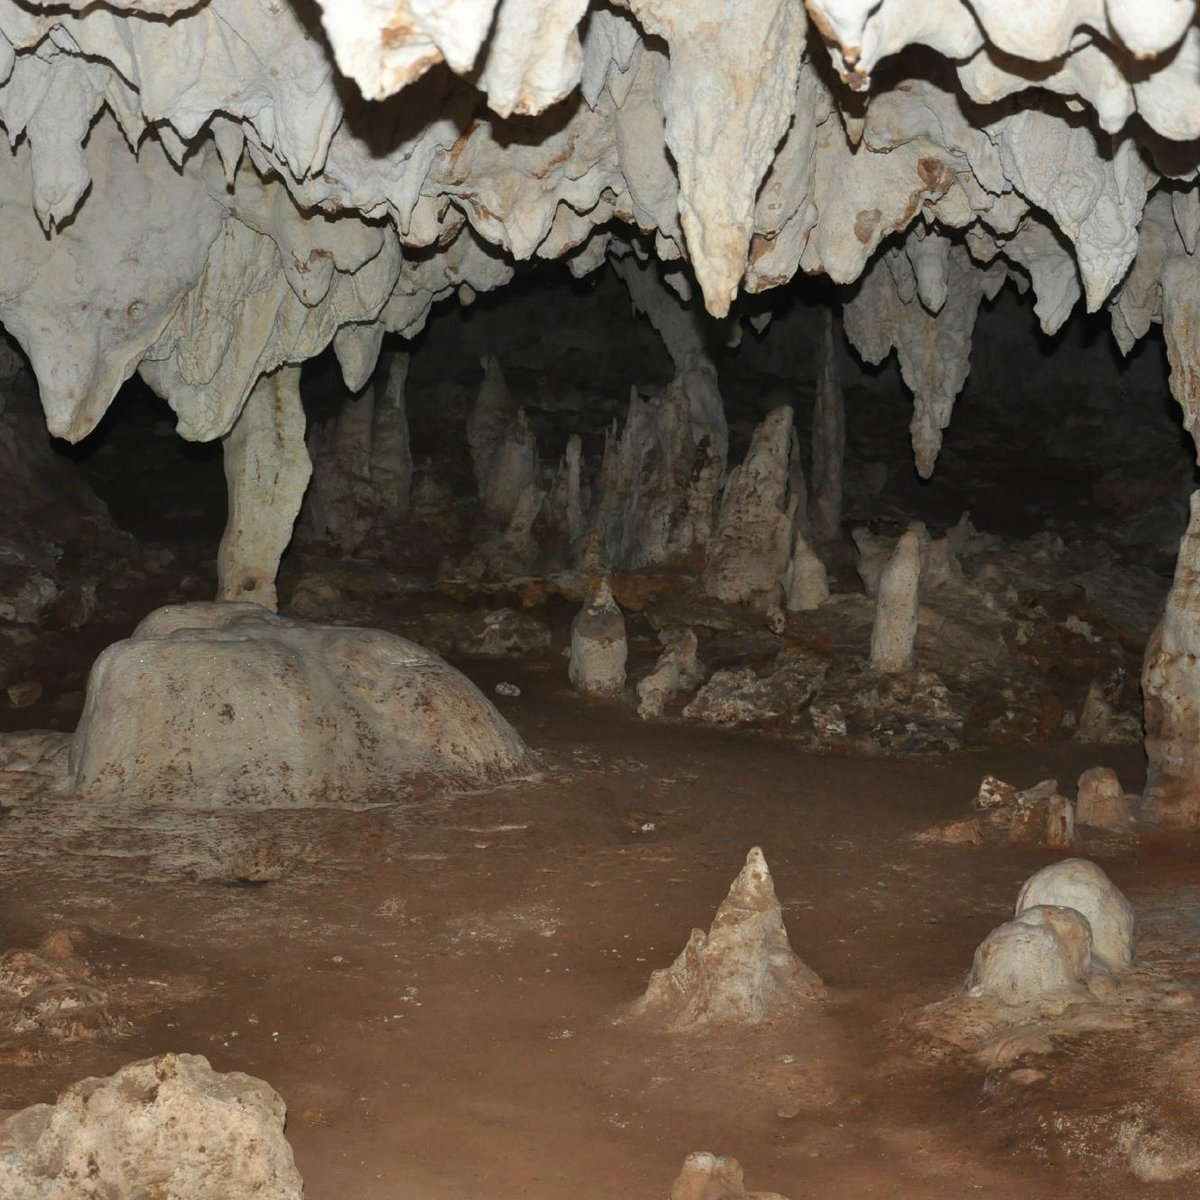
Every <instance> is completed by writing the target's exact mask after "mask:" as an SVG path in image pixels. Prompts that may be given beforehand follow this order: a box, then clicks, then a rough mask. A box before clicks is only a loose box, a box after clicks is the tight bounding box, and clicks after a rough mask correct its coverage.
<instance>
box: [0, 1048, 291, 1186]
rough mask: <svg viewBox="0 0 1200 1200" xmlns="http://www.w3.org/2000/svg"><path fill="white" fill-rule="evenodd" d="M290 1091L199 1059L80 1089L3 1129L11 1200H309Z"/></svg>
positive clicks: (1, 1181)
mask: <svg viewBox="0 0 1200 1200" xmlns="http://www.w3.org/2000/svg"><path fill="white" fill-rule="evenodd" d="M284 1111H285V1110H284V1103H283V1100H282V1099H281V1098H280V1097H279V1095H278V1094H277V1093H276V1092H275V1091H274V1090H273V1089H272V1088H270V1087H269V1086H268V1085H267V1084H265V1083H263V1081H262V1080H260V1079H254V1078H253V1077H252V1076H250V1075H244V1074H242V1073H241V1072H240V1071H233V1072H229V1073H227V1074H219V1073H218V1072H216V1071H214V1070H213V1069H212V1067H210V1066H209V1064H208V1060H207V1059H205V1058H202V1057H201V1056H200V1055H198V1054H163V1055H159V1057H157V1058H148V1059H144V1060H142V1061H140V1062H134V1063H130V1064H128V1065H127V1066H124V1067H122V1068H121V1069H120V1070H119V1071H117V1072H116V1074H114V1075H111V1076H109V1077H107V1078H104V1079H84V1080H81V1081H80V1082H79V1083H75V1084H72V1085H71V1086H70V1087H69V1088H67V1089H66V1090H65V1091H64V1092H62V1093H61V1095H60V1096H59V1097H58V1100H57V1102H56V1103H54V1104H52V1105H51V1104H37V1105H34V1106H33V1107H32V1108H26V1109H23V1110H22V1111H21V1112H18V1113H17V1114H15V1115H14V1116H11V1117H9V1118H8V1120H7V1121H5V1122H4V1123H3V1124H2V1125H0V1194H2V1195H3V1196H4V1197H5V1200H109V1197H115V1196H122V1197H129V1198H130V1200H133V1198H134V1197H142V1196H145V1197H149V1196H161V1197H163V1198H164V1200H301V1197H302V1196H303V1193H304V1187H303V1184H302V1182H301V1180H300V1175H299V1172H298V1171H297V1170H296V1165H295V1162H294V1161H293V1159H292V1148H291V1147H290V1146H289V1145H288V1143H287V1139H286V1138H285V1137H284V1134H283V1124H284Z"/></svg>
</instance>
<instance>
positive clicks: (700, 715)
mask: <svg viewBox="0 0 1200 1200" xmlns="http://www.w3.org/2000/svg"><path fill="white" fill-rule="evenodd" d="M828 671H829V664H828V662H827V661H826V660H824V659H822V658H820V657H819V656H817V655H815V654H800V653H797V654H781V655H780V656H779V657H778V658H777V659H776V660H775V662H774V663H773V664H771V665H769V666H767V667H766V668H765V669H763V670H761V671H758V670H755V668H754V667H749V666H747V667H724V668H722V669H721V670H719V671H714V672H713V674H712V676H711V678H709V680H708V682H707V683H705V685H704V686H703V687H702V688H701V689H700V690H699V691H698V692H697V693H696V695H695V696H694V697H693V698H692V700H691V701H690V703H689V704H688V706H687V707H686V708H685V709H684V710H683V715H684V716H685V717H687V718H688V719H689V720H700V721H705V722H707V723H708V724H710V725H771V724H776V723H778V722H779V721H781V720H783V719H787V718H791V717H793V716H795V715H796V713H798V712H800V711H801V710H802V709H803V708H804V706H805V705H806V704H808V703H809V701H810V700H812V698H813V697H814V696H816V694H817V693H818V692H819V691H820V689H821V685H822V684H823V683H824V682H825V677H826V675H827V673H828Z"/></svg>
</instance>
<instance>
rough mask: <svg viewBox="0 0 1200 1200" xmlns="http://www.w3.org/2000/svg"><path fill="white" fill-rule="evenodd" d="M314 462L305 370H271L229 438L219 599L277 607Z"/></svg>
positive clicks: (252, 396) (219, 565)
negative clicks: (280, 574)
mask: <svg viewBox="0 0 1200 1200" xmlns="http://www.w3.org/2000/svg"><path fill="white" fill-rule="evenodd" d="M311 474H312V464H311V463H310V462H309V458H308V449H307V447H306V446H305V444H304V409H303V408H302V407H301V404H300V371H299V369H298V368H296V367H284V368H282V369H280V370H279V371H277V372H275V374H274V375H268V376H264V377H263V379H262V380H261V381H260V382H259V383H258V384H257V386H256V387H255V388H254V390H253V391H252V392H251V393H250V397H249V399H248V400H247V401H246V404H245V407H244V408H243V409H242V413H241V416H240V417H239V418H238V420H237V423H236V424H235V425H234V427H233V429H232V430H231V431H230V433H229V434H228V435H227V436H226V438H225V480H226V486H227V488H228V492H229V518H228V520H227V522H226V525H225V536H224V537H223V538H222V539H221V546H220V549H219V550H218V552H217V598H218V599H219V600H247V601H253V602H254V603H255V604H261V605H262V606H263V607H264V608H269V609H272V610H274V608H275V606H276V596H275V574H276V572H277V571H278V569H279V560H280V558H281V557H282V556H283V552H284V551H285V550H286V549H287V545H288V542H290V541H291V538H292V526H293V525H295V523H296V518H297V516H299V514H300V505H301V503H302V501H303V500H304V491H305V489H306V488H307V487H308V480H309V476H310V475H311Z"/></svg>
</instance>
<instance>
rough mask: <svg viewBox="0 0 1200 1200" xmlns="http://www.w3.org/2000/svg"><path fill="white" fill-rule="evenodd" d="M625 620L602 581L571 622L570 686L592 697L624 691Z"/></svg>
mask: <svg viewBox="0 0 1200 1200" xmlns="http://www.w3.org/2000/svg"><path fill="white" fill-rule="evenodd" d="M628 653H629V648H628V645H627V644H626V641H625V617H624V615H623V614H622V612H621V609H620V606H619V605H618V604H617V602H616V601H615V600H614V599H613V594H612V588H611V587H610V586H609V583H608V580H607V579H602V580H601V581H600V583H599V584H598V585H597V586H596V587H595V588H593V589H592V590H591V591H590V592H589V593H588V596H587V599H586V600H585V601H584V605H583V608H581V609H580V610H579V612H578V613H577V614H576V615H575V619H574V620H573V621H572V622H571V654H570V663H569V666H568V668H567V670H568V675H569V676H570V680H571V684H572V686H573V687H575V688H576V689H577V690H578V691H581V692H586V693H588V694H589V695H592V696H612V695H618V694H619V693H620V692H622V691H623V690H624V688H625V659H626V657H627V656H628Z"/></svg>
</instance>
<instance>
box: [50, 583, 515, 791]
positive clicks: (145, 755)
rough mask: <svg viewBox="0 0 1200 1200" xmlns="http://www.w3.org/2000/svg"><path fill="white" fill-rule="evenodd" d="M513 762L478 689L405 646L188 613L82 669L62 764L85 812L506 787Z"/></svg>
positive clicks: (143, 631) (164, 615)
mask: <svg viewBox="0 0 1200 1200" xmlns="http://www.w3.org/2000/svg"><path fill="white" fill-rule="evenodd" d="M525 761H526V752H525V748H524V745H523V744H522V742H521V739H520V738H519V737H518V736H517V734H516V733H515V732H514V731H513V729H512V728H511V727H510V726H509V725H508V723H507V722H506V721H505V720H504V719H503V717H501V716H500V714H499V713H498V712H496V710H495V708H493V706H492V705H491V703H490V702H489V701H488V700H487V699H485V697H484V696H483V694H482V693H481V692H480V691H479V690H478V689H477V688H476V687H475V686H474V685H473V684H471V683H470V682H469V681H468V680H467V679H466V678H465V677H464V676H462V675H461V674H459V672H457V671H455V670H454V669H453V668H452V667H450V666H448V665H447V664H446V663H445V662H443V661H442V660H441V659H439V658H438V657H437V656H436V655H434V654H432V653H431V652H430V651H428V650H425V649H424V648H422V647H420V646H417V645H415V644H414V643H412V642H408V641H405V640H404V639H403V638H399V637H395V636H393V635H391V634H387V633H383V632H381V631H378V630H369V629H347V628H338V627H333V626H323V625H308V624H305V623H302V622H299V621H287V620H283V619H282V618H280V617H276V616H274V615H273V614H271V613H269V612H267V611H266V610H265V609H262V608H260V607H259V606H258V605H254V604H188V605H179V606H175V607H168V608H163V609H159V610H157V611H156V612H154V613H151V615H150V616H149V617H147V618H146V619H145V620H144V621H143V622H142V623H141V625H139V626H138V628H137V629H136V630H135V631H134V633H133V635H132V637H130V638H129V639H128V640H127V641H123V642H117V643H116V644H115V645H113V646H110V647H109V648H108V649H107V650H105V651H104V653H103V654H101V655H100V657H99V658H98V659H97V661H96V663H95V665H94V666H93V668H92V673H91V676H90V677H89V680H88V691H87V702H86V705H85V708H84V712H83V717H82V719H81V720H80V724H79V728H78V730H77V731H76V733H75V740H74V744H73V746H72V750H71V768H70V769H71V783H72V787H73V789H74V790H75V791H76V792H78V793H80V794H81V795H83V796H84V797H86V798H88V799H89V800H91V801H95V802H99V801H110V802H116V801H120V800H126V801H131V802H140V803H153V804H164V805H179V806H184V807H194V808H222V807H226V806H230V807H245V808H288V807H310V806H313V805H321V804H356V803H363V802H365V801H366V800H368V799H369V798H370V797H371V796H376V797H378V796H379V795H381V794H385V793H388V794H390V792H392V791H394V789H395V788H397V787H400V786H403V784H404V783H405V782H406V781H412V780H414V779H418V778H432V779H438V780H442V781H444V782H446V783H448V784H451V785H458V784H472V783H479V782H482V781H486V780H495V779H504V778H510V777H513V776H515V775H517V774H519V773H520V771H521V770H522V768H523V767H524V765H525Z"/></svg>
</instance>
